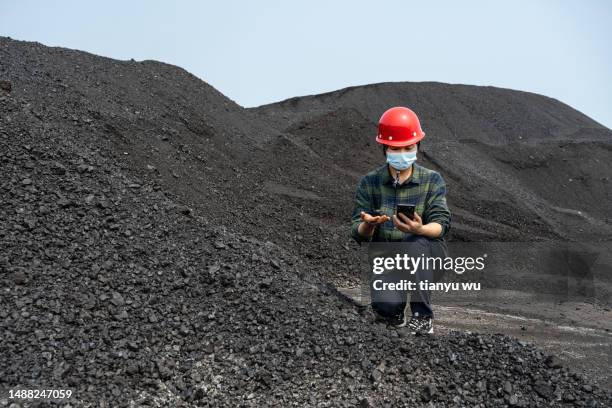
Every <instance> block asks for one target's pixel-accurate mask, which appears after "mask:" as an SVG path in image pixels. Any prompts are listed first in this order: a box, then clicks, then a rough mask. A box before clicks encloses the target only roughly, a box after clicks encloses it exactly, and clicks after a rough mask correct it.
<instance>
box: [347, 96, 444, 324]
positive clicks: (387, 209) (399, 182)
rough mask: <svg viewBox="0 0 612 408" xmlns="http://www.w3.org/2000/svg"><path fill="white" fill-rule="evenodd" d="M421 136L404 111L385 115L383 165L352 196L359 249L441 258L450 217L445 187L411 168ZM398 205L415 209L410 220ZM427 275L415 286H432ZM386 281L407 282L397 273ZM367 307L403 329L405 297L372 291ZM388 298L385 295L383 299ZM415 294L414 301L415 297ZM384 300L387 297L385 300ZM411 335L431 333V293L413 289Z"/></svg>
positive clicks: (419, 169)
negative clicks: (404, 248) (399, 249)
mask: <svg viewBox="0 0 612 408" xmlns="http://www.w3.org/2000/svg"><path fill="white" fill-rule="evenodd" d="M423 137H425V132H423V131H422V129H421V125H420V122H419V119H418V117H417V116H416V114H415V113H414V112H413V111H412V110H410V109H408V108H405V107H394V108H391V109H389V110H387V111H386V112H385V113H384V114H383V115H382V116H381V118H380V121H379V123H378V136H377V137H376V141H377V142H378V143H380V144H382V145H383V153H384V155H385V156H386V158H387V162H386V163H385V164H384V165H382V166H380V167H378V168H377V169H375V170H373V171H371V172H369V173H368V174H366V175H365V176H364V177H362V178H361V180H360V181H359V185H358V186H357V192H356V195H355V200H356V202H355V207H354V209H353V216H352V226H351V235H352V237H353V238H354V239H355V240H356V241H357V242H359V243H360V244H361V242H363V241H374V242H409V243H410V244H409V247H411V248H412V249H413V251H410V252H413V253H418V254H419V255H420V254H424V255H425V256H432V257H433V256H442V257H444V256H446V244H445V243H444V237H445V236H446V234H447V233H448V231H449V228H450V220H451V213H450V211H449V209H448V206H447V204H446V184H445V182H444V179H443V178H442V176H441V175H440V174H439V173H438V172H436V171H433V170H430V169H427V168H425V167H423V166H420V165H418V164H416V163H415V162H416V160H417V152H418V150H419V145H420V142H421V139H423ZM398 204H412V205H414V206H415V211H414V216H413V218H412V219H410V218H408V217H407V216H406V215H404V214H398V213H397V211H396V208H397V205H398ZM433 272H434V271H431V270H422V269H419V270H418V271H416V273H415V276H416V279H417V284H418V281H423V280H428V281H429V282H432V281H434V276H433ZM385 276H386V277H387V279H391V280H394V279H400V278H407V277H406V276H403V277H402V276H398V275H397V274H395V275H393V274H391V275H385ZM371 293H372V308H373V309H374V311H375V312H376V314H377V315H378V316H379V317H381V318H383V319H385V320H387V321H388V322H389V323H391V324H394V325H398V326H404V325H406V320H407V319H406V314H407V313H406V312H405V309H406V304H407V301H408V299H407V297H408V293H407V292H405V293H401V296H399V298H398V296H397V294H395V295H394V296H386V295H385V294H384V293H378V292H377V291H374V290H372V287H371ZM387 295H388V294H387ZM415 295H416V296H415ZM385 296H386V297H385ZM410 311H411V316H412V317H411V319H410V322H409V323H408V326H409V327H410V329H411V331H412V332H413V333H415V334H416V333H433V317H434V315H433V309H432V307H431V303H430V293H429V291H426V290H418V289H417V290H416V292H414V293H413V295H412V296H411V299H410Z"/></svg>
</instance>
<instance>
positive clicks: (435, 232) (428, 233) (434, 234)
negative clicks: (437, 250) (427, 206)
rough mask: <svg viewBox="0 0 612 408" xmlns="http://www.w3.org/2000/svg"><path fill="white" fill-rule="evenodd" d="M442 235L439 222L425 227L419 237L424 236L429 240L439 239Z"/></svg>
mask: <svg viewBox="0 0 612 408" xmlns="http://www.w3.org/2000/svg"><path fill="white" fill-rule="evenodd" d="M441 234H442V225H440V224H438V223H437V222H430V223H429V224H425V225H423V227H422V228H421V231H420V232H419V235H423V236H424V237H427V238H438V237H439V236H440V235H441Z"/></svg>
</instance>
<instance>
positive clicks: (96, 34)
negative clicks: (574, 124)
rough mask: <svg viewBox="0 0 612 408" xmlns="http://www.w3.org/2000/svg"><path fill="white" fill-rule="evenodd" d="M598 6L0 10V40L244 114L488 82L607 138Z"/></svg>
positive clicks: (6, 5)
mask: <svg viewBox="0 0 612 408" xmlns="http://www.w3.org/2000/svg"><path fill="white" fill-rule="evenodd" d="M611 25H612V2H611V1H605V0H602V1H575V0H571V1H567V0H556V1H552V0H551V1H544V0H540V1H538V0H531V1H522V0H508V1H506V2H505V3H503V4H502V1H467V0H466V1H419V2H416V1H356V0H354V1H329V0H328V1H318V0H311V1H303V2H300V3H298V2H296V1H264V0H260V1H163V2H162V1H128V0H123V1H114V0H105V1H98V2H95V3H94V2H93V1H60V0H58V1H28V0H0V35H3V36H10V37H12V38H15V39H19V40H29V41H39V42H41V43H43V44H45V45H52V46H62V47H68V48H76V49H80V50H85V51H89V52H92V53H95V54H100V55H104V56H108V57H112V58H118V59H123V60H125V59H129V58H134V59H136V60H143V59H155V60H159V61H164V62H168V63H171V64H175V65H179V66H181V67H183V68H185V69H187V70H188V71H190V72H191V73H193V74H195V75H197V76H198V77H200V78H201V79H203V80H204V81H206V82H208V83H209V84H211V85H212V86H214V87H215V88H217V89H218V90H220V91H221V92H223V93H224V94H225V95H227V96H228V97H230V98H231V99H233V100H234V101H236V102H237V103H239V104H240V105H243V106H247V107H250V106H256V105H260V104H264V103H269V102H274V101H278V100H281V99H285V98H289V97H292V96H298V95H307V94H313V93H321V92H327V91H332V90H335V89H339V88H343V87H346V86H352V85H360V84H368V83H374V82H386V81H439V82H448V83H461V84H473V85H493V86H499V87H503V88H512V89H519V90H525V91H530V92H536V93H540V94H544V95H547V96H551V97H553V98H556V99H559V100H561V101H562V102H565V103H567V104H569V105H571V106H573V107H574V108H576V109H578V110H580V111H581V112H583V113H585V114H587V115H588V116H590V117H592V118H593V119H595V120H597V121H598V122H600V123H602V124H604V125H606V126H607V127H609V128H612V109H610V106H612V82H611V81H610V73H611V72H612V42H611V40H612V28H610V27H611Z"/></svg>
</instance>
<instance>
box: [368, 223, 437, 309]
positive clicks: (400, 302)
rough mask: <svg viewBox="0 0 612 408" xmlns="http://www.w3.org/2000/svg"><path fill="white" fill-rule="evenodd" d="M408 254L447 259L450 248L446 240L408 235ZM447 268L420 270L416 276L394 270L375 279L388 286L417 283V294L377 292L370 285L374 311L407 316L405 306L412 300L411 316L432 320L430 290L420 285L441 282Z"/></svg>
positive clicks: (405, 291)
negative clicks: (407, 281)
mask: <svg viewBox="0 0 612 408" xmlns="http://www.w3.org/2000/svg"><path fill="white" fill-rule="evenodd" d="M404 242H405V243H409V245H405V246H404V248H406V252H407V253H408V255H409V256H411V257H441V258H445V257H446V256H448V248H447V246H446V242H445V241H444V240H439V239H429V238H426V237H423V236H420V235H414V234H407V235H406V237H405V239H404ZM443 274H444V269H435V268H422V267H420V268H417V269H416V271H415V273H414V274H411V273H410V272H406V271H392V272H390V273H385V274H382V275H379V276H377V277H376V279H380V280H382V281H383V282H386V283H391V282H393V283H398V282H401V281H402V280H410V281H412V282H414V283H415V284H416V288H415V290H414V291H408V290H388V291H380V290H374V288H373V286H372V284H370V295H371V298H372V308H373V309H374V310H375V311H376V312H377V313H378V314H379V315H381V316H383V317H388V318H394V317H397V316H401V315H403V314H404V313H406V305H407V303H408V298H410V312H411V313H412V315H414V314H415V313H418V314H419V316H431V317H433V314H434V313H433V308H432V306H431V291H429V290H424V289H421V288H420V287H419V286H420V284H419V283H420V282H425V281H427V282H438V281H440V280H441V279H442V277H443Z"/></svg>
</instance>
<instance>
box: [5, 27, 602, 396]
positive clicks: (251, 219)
mask: <svg viewBox="0 0 612 408" xmlns="http://www.w3.org/2000/svg"><path fill="white" fill-rule="evenodd" d="M0 80H2V81H3V82H2V83H0V85H1V86H0V166H1V174H2V179H1V180H0V215H1V216H0V242H1V243H2V252H1V254H0V279H2V296H1V297H0V319H1V320H0V324H1V325H2V327H1V332H2V336H1V339H0V353H1V355H2V359H1V360H0V390H1V391H2V394H1V395H0V405H6V406H9V405H10V404H12V403H14V402H13V401H10V400H8V398H7V395H8V393H7V390H8V389H33V388H38V389H39V388H62V389H72V390H74V398H73V399H71V400H70V401H69V402H66V401H63V402H61V401H58V402H57V405H60V406H61V405H62V404H67V403H69V404H70V405H71V406H108V407H114V406H215V407H217V406H232V407H233V406H290V405H295V406H334V407H337V406H364V407H367V406H390V407H391V406H439V405H441V406H466V405H469V406H478V405H479V404H480V406H542V405H546V406H589V407H591V406H592V407H596V406H598V407H605V406H610V405H611V403H612V395H610V393H609V392H608V391H606V390H602V389H601V388H599V387H597V386H596V385H594V384H592V381H590V379H589V378H586V377H584V376H583V375H582V374H580V373H577V372H574V371H572V370H571V367H565V366H563V365H562V364H561V363H560V361H559V360H558V359H557V358H556V357H555V356H550V355H545V354H543V353H542V352H541V351H539V350H538V349H537V348H535V347H533V346H531V345H528V344H524V343H522V342H520V341H518V340H517V339H514V338H511V337H507V336H503V335H485V334H478V333H469V332H452V333H450V334H449V335H444V336H436V337H433V338H425V337H420V336H417V337H414V336H410V335H408V334H407V332H406V331H404V330H402V329H398V330H395V329H387V328H386V327H385V326H383V325H380V324H376V323H374V322H373V321H372V318H371V316H369V315H368V313H367V312H364V311H360V310H357V309H355V308H353V307H351V306H350V305H348V304H346V303H344V302H343V301H341V300H340V299H339V298H338V297H336V296H335V295H334V293H333V291H331V290H330V289H328V283H329V282H330V281H331V280H333V279H350V278H351V276H350V275H351V266H350V265H351V262H353V265H354V264H356V263H355V261H354V258H355V254H356V253H357V251H358V249H357V248H356V247H355V245H354V244H353V243H351V242H350V240H349V239H348V238H347V235H348V227H347V221H348V217H349V214H350V207H351V205H352V194H353V190H354V186H355V184H356V180H357V179H358V177H359V176H360V174H362V173H364V170H366V167H368V166H370V167H371V166H372V164H374V163H376V162H377V160H379V158H377V156H378V155H379V154H380V152H379V151H378V149H375V147H374V146H372V151H368V152H367V153H365V157H366V159H364V160H363V161H361V160H360V159H361V158H362V157H361V156H360V155H359V154H360V153H359V152H360V151H361V149H362V148H363V147H362V146H361V145H360V144H361V143H363V142H362V141H363V140H365V139H366V137H369V136H371V125H372V120H373V119H372V118H373V116H372V115H373V114H371V113H368V112H367V111H366V110H364V109H361V108H360V106H359V104H357V103H355V104H354V106H352V107H343V106H341V105H342V104H343V103H345V102H346V100H345V99H343V98H342V96H343V95H332V96H331V97H330V96H329V95H323V96H321V97H320V99H321V101H319V102H317V104H318V108H317V109H318V111H316V112H315V114H314V116H313V112H312V111H310V110H308V109H304V110H303V111H302V112H300V113H299V114H298V113H296V112H294V111H293V109H294V107H295V106H293V104H294V102H295V104H296V105H297V106H301V103H300V100H295V101H293V102H286V103H281V104H280V105H279V106H277V108H274V107H272V106H266V107H261V108H258V109H243V108H241V107H240V106H239V105H237V104H235V103H233V102H232V101H230V100H229V99H228V98H226V97H224V96H223V95H222V94H220V93H219V92H218V91H216V90H215V89H214V88H212V87H210V86H209V85H207V84H206V83H204V82H202V81H200V80H199V79H197V78H195V77H194V76H192V75H190V74H188V73H187V72H185V71H183V70H181V69H179V68H177V67H173V66H170V65H166V64H161V63H157V62H153V61H143V62H136V61H116V60H111V59H108V58H102V57H97V56H94V55H91V54H87V53H84V52H79V51H73V50H66V49H62V48H50V47H45V46H42V45H40V44H38V43H27V42H19V41H14V40H11V39H7V38H0ZM385 86H387V85H385ZM388 86H391V85H388ZM449 87H450V86H449ZM433 88H435V89H438V85H435V86H433ZM473 88H474V89H478V87H473ZM443 89H444V88H440V89H438V91H439V92H442V90H443ZM450 89H452V87H451V88H450ZM458 89H459V88H458ZM379 90H380V89H379ZM459 91H460V90H459ZM459 91H457V92H459ZM486 91H487V90H483V91H482V92H484V93H483V94H480V95H479V94H475V95H473V96H472V97H473V98H475V99H474V100H475V101H476V102H477V101H478V98H477V97H478V96H482V97H486V95H488V94H487V93H486ZM358 92H365V91H364V90H362V89H361V90H358ZM422 92H423V95H424V94H426V90H423V91H422ZM492 92H495V93H503V92H502V91H500V90H494V91H492ZM508 92H510V91H506V93H508ZM443 95H444V92H442V94H441V95H440V94H438V93H435V92H434V93H433V96H432V97H431V98H434V97H435V98H440V97H441V96H443ZM512 95H513V96H511V97H509V98H510V100H512V98H516V95H514V94H512ZM344 96H346V92H345V93H344ZM314 98H316V97H314ZM360 98H362V97H361V96H359V95H357V96H355V97H354V100H359V99H360ZM534 98H535V97H534ZM330 99H331V100H330ZM383 99H384V98H383ZM304 100H305V101H306V102H307V101H308V100H309V98H308V97H307V98H305V99H304ZM334 100H336V101H338V102H334ZM529 102H530V101H529V100H527V101H525V100H523V101H522V102H521V103H523V104H527V105H528V103H529ZM287 103H289V105H290V106H288V107H287V106H283V105H286V104H287ZM323 103H325V104H326V105H325V107H322V106H321V105H322V104H323ZM380 103H381V104H383V103H384V104H387V103H390V101H387V100H384V101H383V102H380ZM415 103H416V102H415ZM334 104H336V105H334ZM346 104H347V105H350V102H346ZM557 105H560V104H555V103H552V102H549V104H548V105H546V107H547V110H545V111H544V113H541V114H538V113H533V114H532V115H534V117H535V118H536V119H539V118H547V119H550V118H551V117H553V118H555V120H556V118H558V117H559V115H563V114H566V115H570V114H571V115H573V116H572V117H571V118H569V119H567V121H569V122H571V123H573V124H574V125H575V127H577V128H580V129H582V130H583V134H585V133H588V132H590V134H591V135H593V136H592V137H591V138H587V139H585V140H584V141H583V142H582V143H575V144H577V145H580V147H577V148H579V149H585V150H584V151H585V152H586V151H590V152H594V153H593V154H595V159H601V160H602V161H603V160H604V159H605V158H606V157H607V156H609V135H610V133H609V131H607V130H606V129H605V128H603V127H601V126H598V125H597V124H596V123H594V122H592V121H590V120H588V118H586V117H584V116H583V115H582V116H581V115H580V114H579V113H577V112H575V111H573V110H570V109H569V108H567V109H566V107H563V106H557ZM334 106H336V108H335V110H334V109H332V107H334ZM516 106H519V108H517V109H520V107H521V106H524V105H520V104H519V102H517V103H516ZM275 109H276V111H275ZM360 109H361V110H360ZM369 109H371V110H372V112H374V111H376V109H377V108H376V107H370V108H369ZM437 109H440V108H439V107H438V108H437ZM555 109H557V110H556V112H557V113H558V115H557V116H552V115H551V114H550V112H555ZM274 111H275V112H276V113H275V115H276V116H274V115H271V112H274ZM485 112H486V111H485ZM474 114H476V113H474ZM271 116H273V117H271ZM277 116H278V117H281V118H282V119H281V120H278V118H277ZM298 116H299V119H298ZM431 120H432V122H433V119H431ZM550 120H552V119H550ZM483 122H486V121H484V120H483ZM285 123H286V125H285ZM549 125H550V124H549V123H548V122H546V121H544V122H543V124H542V126H544V127H545V128H546V129H550V128H551V127H550V126H549ZM326 126H329V128H328V129H331V130H327V131H324V130H323V129H325V128H326ZM506 126H508V125H507V123H506V122H505V121H503V120H501V119H500V121H499V125H498V127H499V128H501V129H502V130H503V129H505V127H506ZM521 126H526V128H525V129H526V131H525V134H528V133H529V132H532V133H533V132H534V131H539V130H540V128H539V127H537V126H535V127H529V123H527V124H524V125H521ZM552 128H554V127H552ZM434 129H435V127H434ZM585 129H587V130H585ZM485 130H486V128H485ZM606 131H607V133H606ZM333 132H337V134H338V137H339V138H341V139H340V140H346V142H347V143H349V144H350V143H354V145H355V147H354V149H353V150H351V151H350V153H348V154H342V152H338V151H337V145H335V144H334V143H333V142H332V141H330V140H329V138H330V137H331V136H330V135H331V134H332V133H333ZM440 133H442V132H441V131H440ZM483 133H486V132H484V131H483ZM317 134H319V136H318V137H320V138H322V139H325V137H327V138H328V139H327V140H317V139H316V137H317ZM602 135H603V136H602ZM432 136H433V132H432ZM557 136H558V137H557V139H559V138H561V137H562V135H561V136H559V135H558V134H557ZM473 137H474V138H475V140H480V142H481V144H478V145H477V146H478V149H475V150H474V151H476V150H478V152H477V153H474V154H475V155H478V154H480V155H483V152H484V151H488V150H487V149H489V150H490V153H491V155H489V157H495V154H497V155H499V157H500V158H503V159H504V160H506V161H509V162H508V164H507V165H508V166H509V167H512V168H515V169H517V170H516V172H517V173H516V174H519V175H520V177H517V178H513V179H512V180H513V181H514V184H512V185H511V187H512V188H516V189H517V190H516V191H519V190H520V189H522V190H520V191H531V192H532V194H531V195H525V196H524V198H525V202H522V203H521V205H518V206H516V207H511V208H506V209H504V208H502V209H499V208H498V209H497V211H498V213H493V214H492V213H487V211H493V209H492V208H491V207H495V205H497V204H499V203H501V202H504V200H510V201H508V202H509V203H512V199H511V196H512V194H511V193H512V192H514V191H515V190H512V189H511V188H510V187H509V189H508V190H501V189H499V188H497V187H495V186H494V183H492V182H491V180H489V184H486V185H485V186H487V187H488V188H484V187H478V186H473V189H472V190H470V191H469V193H458V192H457V190H459V189H460V187H463V186H468V185H470V183H469V182H468V180H469V177H471V176H472V174H470V173H469V172H467V170H466V169H467V168H468V167H469V166H468V164H469V161H468V162H467V163H464V164H463V165H462V166H460V165H459V164H457V167H452V166H451V167H450V168H449V169H448V170H449V175H450V177H449V181H450V182H451V185H453V184H452V183H453V182H454V183H455V184H454V185H455V190H454V191H455V192H454V194H455V196H454V198H455V199H456V205H457V206H459V205H463V208H464V209H471V211H472V213H471V214H472V216H471V217H470V216H469V215H466V216H465V219H464V220H463V221H461V218H460V222H463V223H464V224H465V225H466V227H465V228H464V229H463V231H464V232H463V234H465V235H464V236H461V234H458V236H457V239H466V235H469V234H467V232H465V231H468V232H469V231H473V232H474V233H478V232H479V233H480V234H481V235H482V236H485V237H489V238H490V236H489V235H487V234H490V233H491V232H492V231H499V230H500V229H499V228H498V227H497V226H496V225H493V226H490V225H488V224H486V223H482V225H478V220H481V219H484V218H486V217H489V218H493V219H496V220H499V221H498V222H499V223H500V224H502V225H503V227H504V228H505V229H503V228H502V229H501V230H502V231H507V232H508V233H507V235H505V236H504V237H501V238H506V239H516V237H517V236H518V237H522V236H527V235H529V234H531V235H537V236H538V237H540V238H543V239H554V238H556V237H558V233H559V228H561V226H562V224H561V222H565V221H564V220H563V219H562V217H557V218H555V217H556V216H551V217H550V218H543V217H541V219H542V220H543V221H541V222H540V223H531V222H528V221H527V220H530V219H532V218H533V215H534V211H536V210H535V209H534V208H533V207H534V205H533V204H531V206H530V204H529V202H528V201H529V200H530V199H532V198H533V199H534V200H540V201H537V202H541V201H542V200H543V198H542V197H546V195H545V194H543V195H541V196H538V197H536V196H535V193H533V189H532V188H527V187H525V186H526V185H528V182H527V181H524V182H523V183H519V182H518V181H520V180H522V178H521V177H523V178H525V179H527V178H528V176H527V173H523V172H522V171H523V169H522V167H521V166H523V167H527V168H530V163H532V162H529V161H525V162H521V161H520V160H514V161H513V157H515V158H516V156H508V155H505V154H503V153H504V152H505V150H504V149H507V146H505V145H503V144H500V143H501V142H500V141H499V140H497V141H496V142H495V143H493V142H491V143H488V142H487V143H485V142H486V141H483V140H481V139H482V137H480V136H479V135H474V136H473ZM564 137H566V139H564V140H563V141H561V142H559V141H555V142H554V143H560V144H563V145H567V144H569V143H570V142H569V141H567V139H568V138H569V137H568V136H567V135H566V136H564ZM606 137H607V138H608V139H607V140H606ZM479 138H480V139H479ZM496 143H497V144H496ZM543 143H544V142H543ZM545 143H549V142H545ZM551 143H553V142H551ZM464 144H465V143H462V144H461V145H462V146H463V145H464ZM467 145H469V143H467ZM572 146H573V145H572ZM468 148H470V149H474V147H473V145H472V147H468ZM558 148H559V149H562V147H558ZM519 149H525V151H526V152H532V150H531V148H530V147H528V146H523V147H519ZM533 149H534V150H533V151H534V152H535V153H534V154H544V151H545V150H546V149H545V146H543V145H542V144H538V145H537V146H534V147H533ZM538 149H540V150H538ZM435 152H437V150H434V149H433V148H432V150H431V156H428V157H431V158H430V159H428V160H429V161H430V162H431V163H432V164H434V166H435V163H446V159H447V157H444V156H443V154H440V155H439V156H436V154H437V153H435ZM567 154H568V155H569V154H570V153H567ZM449 157H450V156H449ZM519 157H524V156H523V155H519ZM449 160H452V159H449ZM556 160H559V163H556V164H555V163H553V165H552V168H549V167H547V166H549V164H547V163H549V162H548V161H546V159H545V158H542V162H543V163H544V164H541V168H548V169H549V171H550V172H551V173H554V170H555V167H554V166H556V165H559V166H561V165H562V163H565V162H563V161H562V158H559V159H556ZM553 161H554V160H553ZM449 163H450V164H454V163H455V162H453V161H451V162H449ZM457 163H458V161H457ZM492 163H493V162H492V161H490V162H488V163H484V164H483V166H484V165H485V164H487V165H489V166H493V164H492ZM604 165H605V163H602V164H601V166H604ZM434 166H432V167H434ZM576 166H577V167H576V172H581V174H582V173H585V174H587V173H588V174H597V171H598V170H599V168H597V167H596V166H595V165H594V164H591V166H594V167H593V168H590V169H589V168H587V167H585V166H587V165H586V164H582V163H581V164H576ZM601 174H607V173H601ZM330 175H331V176H330ZM482 177H484V176H482ZM592 183H593V184H588V183H587V185H588V188H591V189H592V191H591V192H590V194H593V196H594V197H595V198H599V199H604V198H606V197H608V196H607V195H609V187H606V186H608V184H607V181H606V180H593V181H592ZM602 186H603V187H604V188H603V190H602V191H599V192H598V191H597V190H598V189H599V188H600V187H602ZM480 188H483V189H484V190H486V191H481V190H479V189H480ZM567 188H570V187H567ZM581 188H587V187H581ZM485 194H486V195H487V196H488V197H490V200H491V201H492V202H493V204H495V205H489V204H490V203H489V202H487V201H484V200H483V199H482V197H483V196H485ZM451 197H453V196H452V195H451ZM470 197H472V199H471V201H470ZM534 197H535V198H534ZM494 200H498V201H494ZM608 203H609V201H608ZM556 204H557V205H559V206H563V205H564V203H563V202H562V201H561V202H557V203H556ZM605 205H606V204H605V203H601V202H599V203H598V204H597V205H596V206H595V207H594V208H593V209H592V214H591V215H592V216H593V217H599V218H600V219H601V217H602V215H601V214H600V212H601V213H603V210H604V209H605ZM536 207H537V206H536ZM458 208H459V209H460V208H461V207H458ZM509 209H510V210H511V211H514V213H513V214H515V215H519V217H517V218H512V217H508V216H507V211H506V210H509ZM478 211H482V213H479V212H478ZM530 211H531V212H530ZM538 211H539V207H538ZM474 214H476V215H474ZM497 215H498V216H497ZM505 217H508V218H505ZM511 218H512V219H511ZM474 220H476V221H474ZM608 221H609V220H604V222H603V223H602V227H601V231H599V230H594V231H593V233H598V234H600V235H598V236H602V237H606V236H607V235H606V234H607V230H606V228H608V227H609V223H608ZM567 222H573V220H569V221H567ZM460 231H461V229H460ZM572 231H574V230H573V229H572ZM572 233H573V234H574V232H572ZM580 236H581V235H580V231H578V230H577V229H576V232H575V235H574V237H575V238H579V237H580ZM469 237H473V235H469ZM347 263H348V264H347ZM347 265H348V266H347ZM18 403H20V404H22V405H24V406H47V405H48V404H50V403H51V402H50V401H39V402H23V401H22V402H18Z"/></svg>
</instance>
